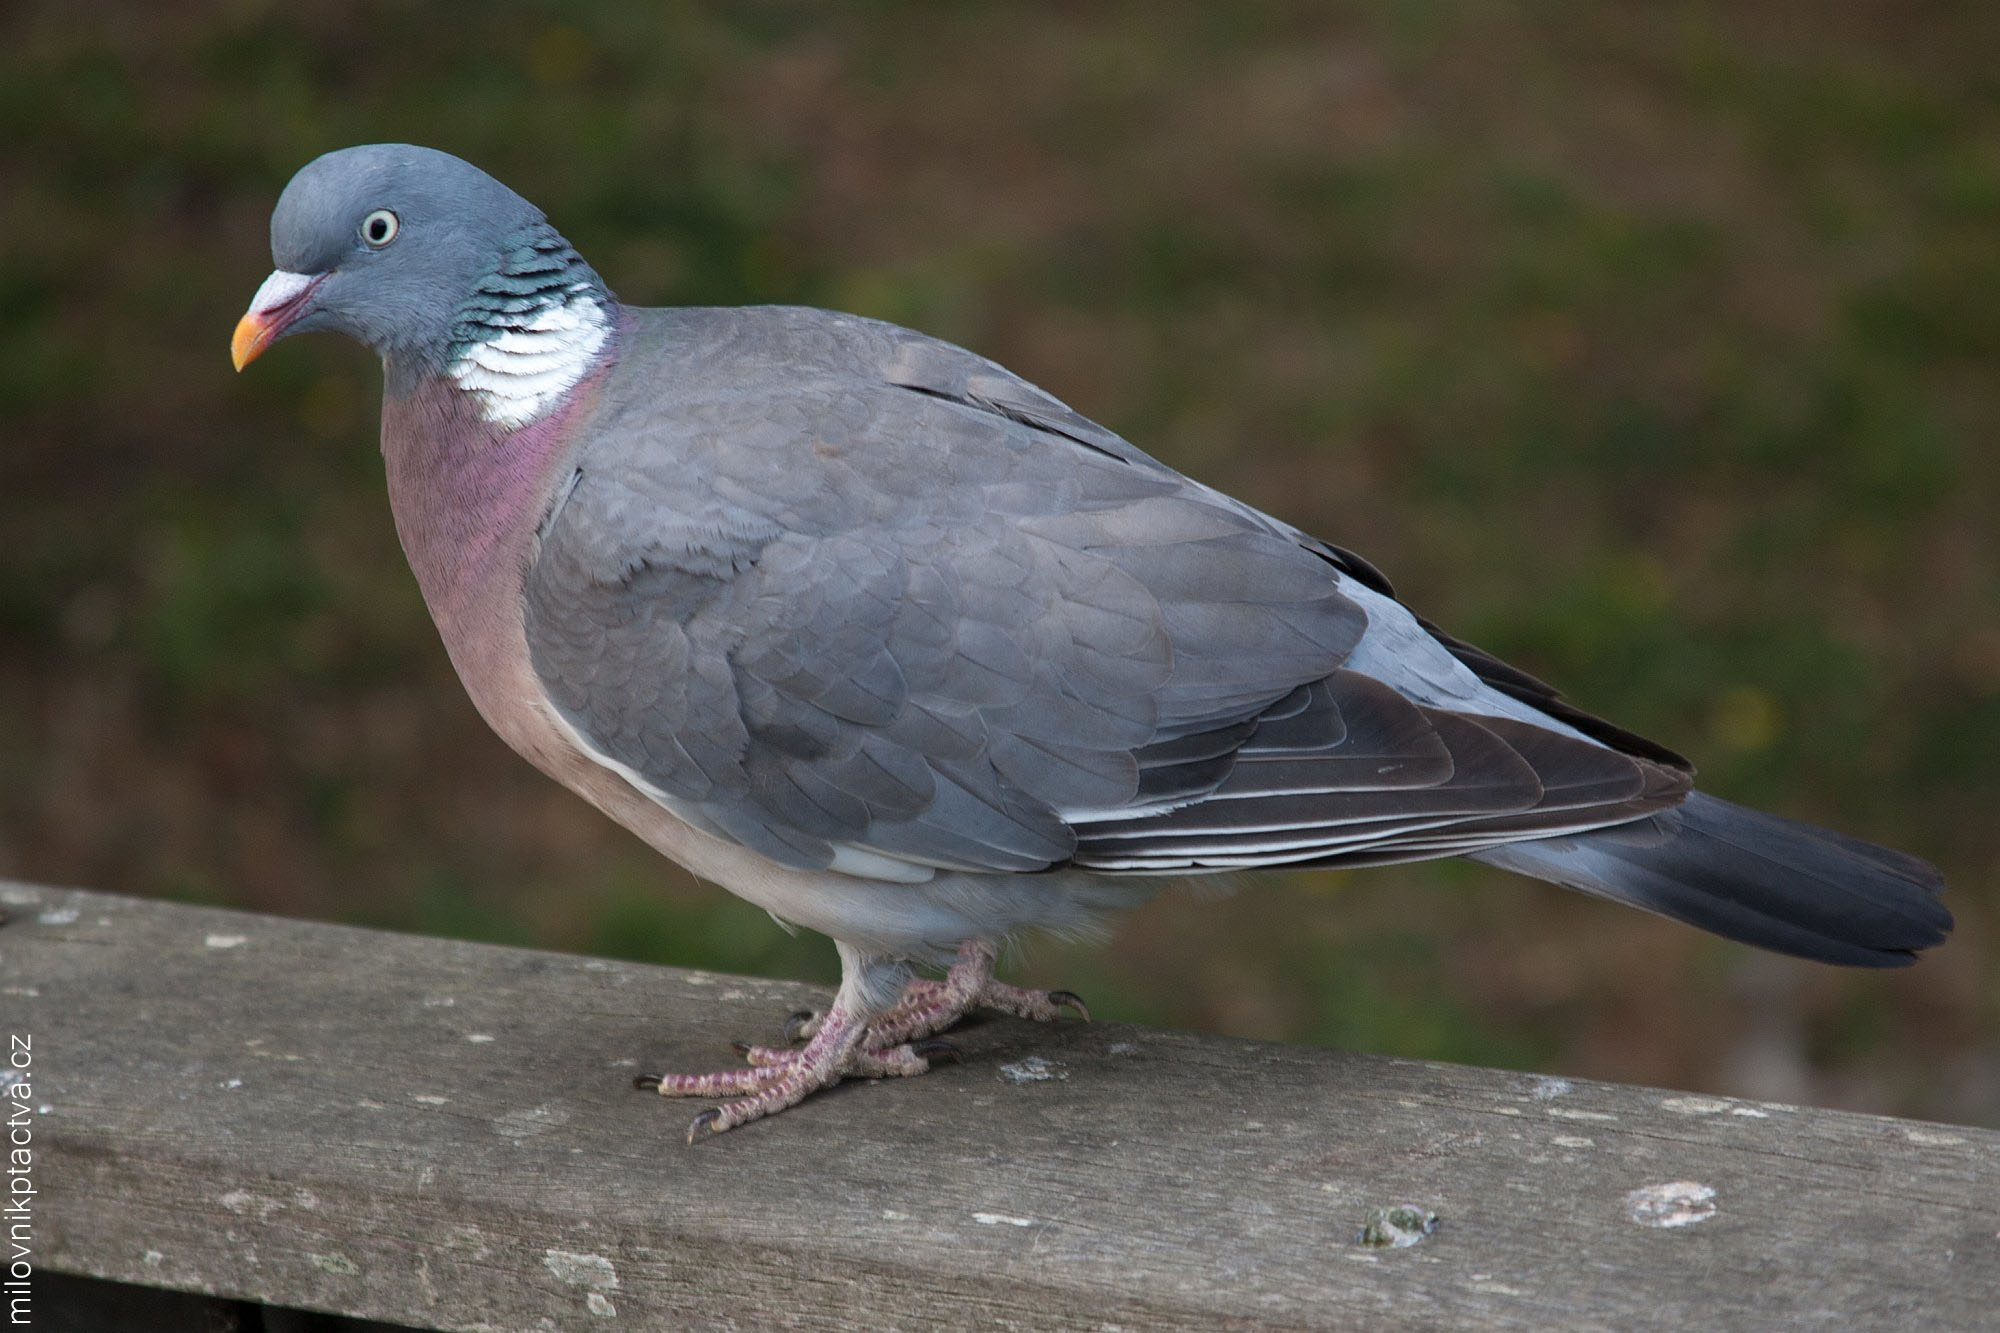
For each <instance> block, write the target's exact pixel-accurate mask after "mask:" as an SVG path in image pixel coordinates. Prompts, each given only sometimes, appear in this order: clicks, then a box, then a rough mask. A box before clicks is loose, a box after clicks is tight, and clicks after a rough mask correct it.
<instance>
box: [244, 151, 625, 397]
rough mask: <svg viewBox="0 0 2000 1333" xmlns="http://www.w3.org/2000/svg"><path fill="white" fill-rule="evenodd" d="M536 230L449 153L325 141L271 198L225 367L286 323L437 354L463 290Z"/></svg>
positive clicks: (536, 222)
mask: <svg viewBox="0 0 2000 1333" xmlns="http://www.w3.org/2000/svg"><path fill="white" fill-rule="evenodd" d="M538 236H554V232H553V231H552V230H551V229H550V228H549V227H548V225H547V223H546V222H545V221H544V220H543V217H542V214H541V211H540V210H539V209H537V208H536V207H535V206H534V205H533V204H531V203H529V202H528V201H527V200H525V199H523V198H521V196H520V195H518V194H515V193H514V192H513V191H512V190H510V189H508V188H507V187H506V186H504V185H502V184H501V183H500V182H499V181H496V180H494V179H493V178H492V177H491V176H489V175H487V174H486V173H485V172H483V171H481V170H480V169H479V168H477V167H475V166H473V165H472V164H471V163H469V162H463V161H461V160H459V159H458V158H455V157H453V156H451V155H450V154H449V153H441V152H438V151H437V150H436V149H434V148H418V147H414V146H412V145H410V144H366V145H363V146H361V147H358V148H343V149H340V150H339V151H338V152H332V153H328V154H326V155H325V156H324V157H320V158H317V159H315V160H314V161H312V162H309V163H307V164H306V166H305V167H303V168H302V169H300V171H299V173H298V174H297V175H296V176H294V177H292V181H291V184H289V185H287V186H286V187H285V192H284V193H283V194H282V195H280V196H279V198H278V207H277V210H276V211H275V212H274V213H273V214H272V215H271V258H272V259H273V260H275V261H276V263H277V272H275V273H273V274H272V275H271V276H270V277H269V278H268V279H266V280H265V282H264V285H263V286H262V287H261V288H259V289H258V291H257V295H256V297H255V298H254V299H252V301H251V303H250V309H249V311H248V313H246V314H245V315H244V316H243V318H242V320H241V321H240V322H239V323H238V324H237V326H236V336H235V338H234V339H233V340H232V341H231V344H230V353H231V355H232V357H233V358H234V360H235V362H236V368H237V369H238V370H241V369H242V368H243V367H244V366H245V365H247V364H249V362H250V361H252V360H253V359H254V358H256V357H257V356H258V354H260V353H261V352H262V351H263V350H264V349H265V348H267V347H269V346H270V345H271V344H272V343H274V342H276V341H277V340H278V339H280V338H282V337H285V336H286V335H287V334H292V333H307V332H311V331H314V330H319V329H331V330H334V331H336V332H340V333H345V334H347V335H349V336H350V337H353V338H355V339H358V340H359V341H361V342H363V343H366V344H367V345H368V346H369V347H372V348H374V349H375V350H376V351H377V352H380V353H381V354H382V355H383V356H384V357H385V358H393V359H396V360H399V361H408V362H411V363H416V364H424V365H429V366H432V367H435V366H438V365H440V364H441V363H442V361H443V359H444V358H445V357H446V356H447V354H448V353H449V349H450V347H451V345H452V342H453V338H454V330H455V328H456V326H457V325H458V324H459V323H460V322H462V318H463V312H464V309H465V307H466V305H467V303H468V300H469V299H470V298H471V297H473V295H474V294H475V293H477V292H478V291H479V290H480V288H481V286H482V284H488V285H490V282H491V280H492V278H493V276H494V275H495V274H496V273H499V272H501V271H503V270H504V269H505V268H506V267H507V265H508V258H509V255H510V254H517V253H518V252H520V251H521V250H522V249H523V247H524V246H526V247H527V248H528V250H529V252H531V253H532V252H535V251H536V250H537V249H540V250H542V251H544V252H545V251H546V249H547V247H546V246H540V247H538V246H537V245H536V243H535V238H536V237H538ZM556 239H557V240H558V241H560V238H559V237H558V238H556ZM561 248H562V249H563V250H564V251H567V253H568V254H569V255H570V256H572V257H573V256H574V253H575V252H574V251H569V250H568V247H567V246H566V245H563V246H562V247H561ZM576 262H577V263H578V264H579V265H580V264H581V261H580V260H578V261H576ZM585 271H586V272H587V270H585ZM590 276H591V278H592V279H593V280H594V278H595V275H594V274H593V275H590Z"/></svg>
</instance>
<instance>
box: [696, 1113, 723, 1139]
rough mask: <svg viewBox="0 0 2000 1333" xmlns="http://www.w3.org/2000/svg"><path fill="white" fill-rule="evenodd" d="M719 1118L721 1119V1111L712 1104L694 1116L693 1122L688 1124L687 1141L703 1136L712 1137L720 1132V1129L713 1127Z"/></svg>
mask: <svg viewBox="0 0 2000 1333" xmlns="http://www.w3.org/2000/svg"><path fill="white" fill-rule="evenodd" d="M720 1119H722V1111H721V1109H720V1108H718V1107H714V1106H711V1107H709V1108H708V1109H707V1110H706V1111H703V1112H702V1113H701V1114H700V1115H698V1116H696V1117H695V1118H694V1123H693V1124H691V1125H689V1126H688V1142H689V1143H693V1142H694V1141H695V1140H697V1139H699V1138H702V1137H704V1136H706V1137H708V1138H714V1137H715V1136H716V1135H717V1134H720V1133H721V1132H722V1131H721V1130H719V1129H717V1128H716V1127H715V1122H716V1121H718V1120H720Z"/></svg>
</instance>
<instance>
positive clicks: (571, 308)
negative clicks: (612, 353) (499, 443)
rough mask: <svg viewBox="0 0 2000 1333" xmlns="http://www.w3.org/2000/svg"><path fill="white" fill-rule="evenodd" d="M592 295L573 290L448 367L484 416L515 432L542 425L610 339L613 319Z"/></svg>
mask: <svg viewBox="0 0 2000 1333" xmlns="http://www.w3.org/2000/svg"><path fill="white" fill-rule="evenodd" d="M589 291H590V288H589V287H588V286H587V285H585V284H582V283H578V284H576V285H575V286H572V287H571V288H570V289H569V290H568V292H567V293H565V294H564V295H563V297H562V298H561V299H559V300H557V301H555V302H553V303H552V304H550V305H547V306H544V307H543V308H542V309H541V310H539V311H535V312H534V317H533V318H532V319H530V320H529V321H528V322H527V323H526V324H523V325H521V326H520V327H518V328H512V329H508V330H506V331H504V332H502V333H501V334H499V335H498V336H497V337H493V338H486V339H482V340H480V341H478V342H475V343H473V344H472V345H471V346H470V347H468V348H466V350H465V351H464V352H463V353H461V354H460V355H459V357H458V359H457V360H455V361H453V362H452V363H451V365H450V366H448V367H446V371H445V373H446V374H448V375H450V376H451V378H452V380H453V381H454V382H456V383H457V385H458V387H459V388H461V389H463V390H465V392H467V393H469V394H471V395H472V396H473V398H474V400H475V401H476V402H477V403H478V405H479V415H481V416H482V417H485V418H486V419H487V420H488V421H493V422H498V423H499V424H500V425H502V426H506V427H509V428H510V429H512V428H518V427H521V426H525V425H527V424H529V423H530V422H533V421H539V420H540V419H541V418H542V417H544V416H547V415H548V413H549V412H550V411H551V410H552V409H553V408H554V407H555V406H556V404H557V402H558V401H559V400H560V399H561V398H562V396H563V395H564V394H566V393H568V392H569V391H570V390H571V389H572V388H574V387H575V386H576V383H577V381H578V380H581V379H582V378H583V377H584V376H585V375H586V374H588V373H589V371H590V366H591V362H593V361H594V360H596V358H597V354H598V352H599V351H600V350H602V349H603V347H604V344H605V341H606V340H607V339H608V338H610V336H611V316H610V314H609V313H608V312H607V311H606V310H605V309H604V307H603V306H602V305H600V304H599V303H598V301H597V299H596V297H594V296H591V295H589V294H588V293H589Z"/></svg>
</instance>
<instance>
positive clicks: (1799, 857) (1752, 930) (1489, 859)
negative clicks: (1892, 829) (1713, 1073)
mask: <svg viewBox="0 0 2000 1333" xmlns="http://www.w3.org/2000/svg"><path fill="white" fill-rule="evenodd" d="M1474 859H1476V860H1480V861H1484V862H1486V863H1487V864H1489V865H1496V866H1500V867H1501V868H1503V869H1506V870H1512V871H1515V872H1517V873H1519V874H1523V875H1532V876H1534V877H1535V878H1536V879H1545V880H1549V881H1552V882H1553V883H1556V884H1561V885H1563V886H1565V887H1566V888H1572V889H1580V890H1582V891H1583V892H1585V893H1590V894H1595V895H1597V896H1598V897H1602V898H1612V899H1615V900H1617V901H1618V902H1621V903H1629V904H1631V905H1632V906H1634V907H1639V908H1644V909H1645V910H1646V911H1649V912H1657V913H1659V914H1660V915H1661V916H1669V917H1672V918H1673V919H1674V920H1676V921H1685V922H1687V923H1688V924H1689V925H1691V926H1699V927H1701V928H1702V929H1703V930H1708V931H1713V932H1714V933H1716V934H1717V935H1722V936H1725V937H1727V938H1729V939H1732V940H1741V941H1743V942H1744V943H1745V944H1755V945H1757V946H1759V947H1760V948H1765V949H1775V950H1777V951H1778V952H1779V953H1789V954H1797V955H1798V956H1799V957H1801V958H1814V959H1818V960H1819V961H1821V962H1825V963H1845V964H1847V965H1849V966H1853V967H1905V966H1908V965H1909V964H1910V963H1912V962H1915V961H1916V951H1917V950H1919V949H1928V948H1931V947H1932V946H1933V945H1937V944H1942V943H1943V942H1944V938H1945V936H1946V935H1947V934H1949V933H1950V931H1951V913H1950V912H1948V911H1946V910H1945V906H1944V904H1943V903H1941V902H1939V901H1938V898H1937V895H1938V894H1939V893H1940V892H1942V891H1943V889H1944V878H1943V876H1941V875H1939V874H1938V872H1937V869H1936V868H1935V867H1934V866H1932V865H1931V864H1930V863H1929V862H1927V861H1920V860H1918V859H1917V858H1916V857H1914V856H1905V855H1904V854H1903V853H1901V852H1897V851H1891V850H1890V849H1889V848H1887V847H1878V846H1876V845H1875V844H1874V843H1870V842H1863V841H1861V840H1860V839H1859V838H1850V837H1848V836H1846V835H1845V834H1841V833H1835V832H1832V831H1831V830H1829V829H1823V828H1815V827H1814V826H1813V825H1811V824H1801V823H1799V822H1797V821H1796V820H1791V819H1784V818H1781V817H1779V816H1777V815H1767V814H1765V813H1763V812H1762V811H1760V810H1751V809H1747V808H1745V807H1743V806H1740V805H1732V804H1730V803H1729V802H1728V801H1719V800H1717V799H1716V798H1714V797H1713V796H1706V795H1703V794H1702V793H1701V792H1695V793H1693V794H1691V795H1690V796H1689V797H1688V798H1687V800H1686V801H1684V802H1683V803H1682V804H1680V805H1678V806H1676V807H1674V808H1673V809H1672V810H1668V811H1665V812H1663V813H1661V814H1657V815H1653V816H1651V817H1650V818H1647V819H1641V820H1637V821H1634V822H1633V823H1630V824H1620V825H1617V826H1616V827H1613V828H1608V829H1600V830H1598V831H1596V832H1594V833H1585V834H1579V835H1576V836H1572V837H1564V838H1542V839H1537V840H1535V841H1532V842H1516V843H1508V844H1507V845H1505V846H1501V847H1495V848H1492V849H1490V850H1487V851H1483V852H1479V853H1476V854H1475V858H1474Z"/></svg>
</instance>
